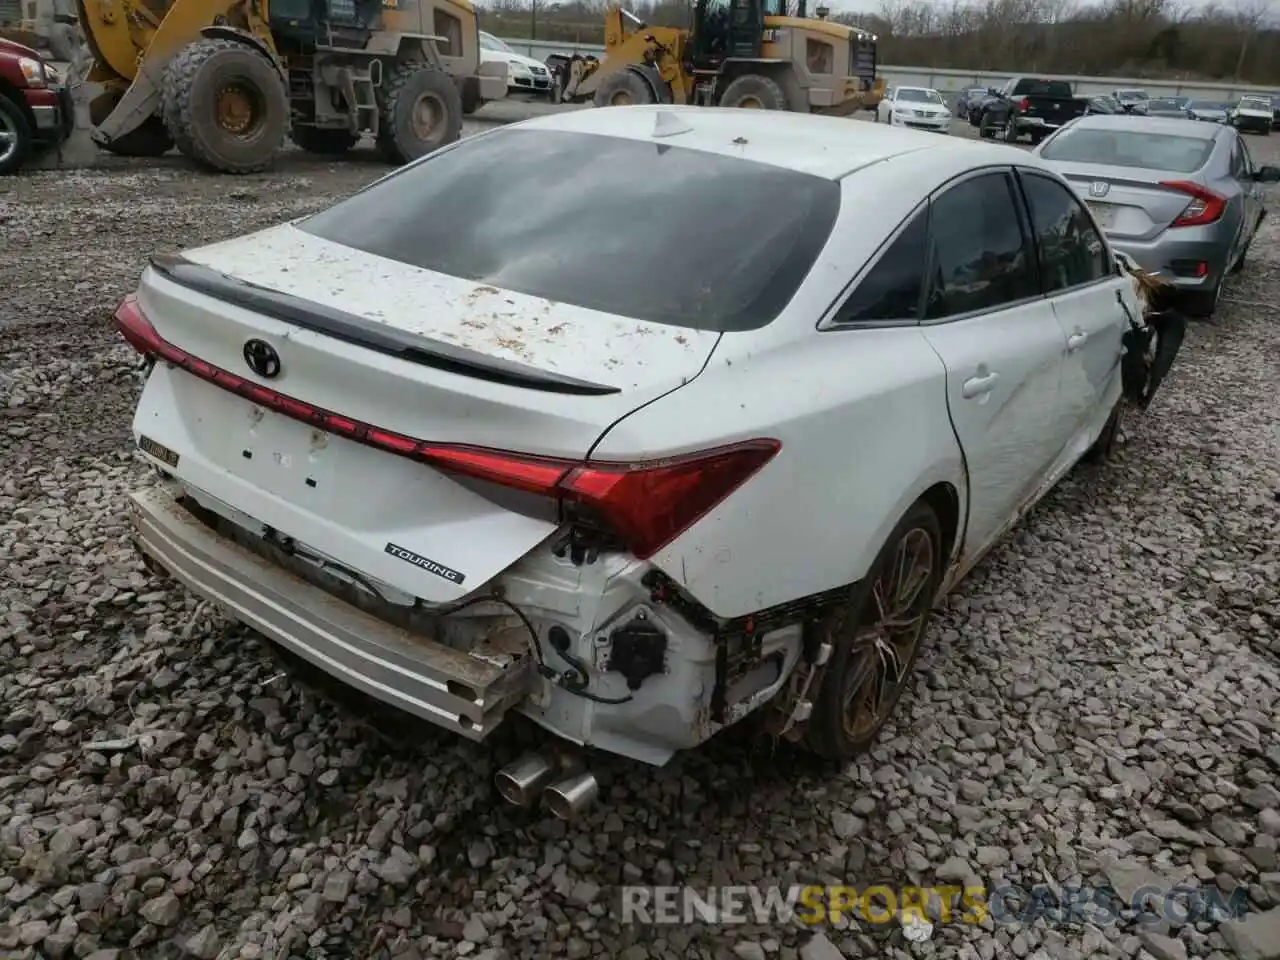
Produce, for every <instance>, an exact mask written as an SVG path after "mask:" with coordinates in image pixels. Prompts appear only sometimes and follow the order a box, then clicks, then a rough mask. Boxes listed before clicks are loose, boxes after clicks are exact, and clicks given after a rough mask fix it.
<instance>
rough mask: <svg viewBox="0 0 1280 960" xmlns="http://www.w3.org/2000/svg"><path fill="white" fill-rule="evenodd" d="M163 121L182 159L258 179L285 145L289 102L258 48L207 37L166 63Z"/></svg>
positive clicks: (268, 63)
mask: <svg viewBox="0 0 1280 960" xmlns="http://www.w3.org/2000/svg"><path fill="white" fill-rule="evenodd" d="M161 116H162V117H163V118H164V125H165V127H167V128H168V130H169V133H170V135H171V136H172V137H173V140H174V143H176V144H177V146H178V149H179V150H181V151H182V153H183V155H185V156H187V157H189V158H190V159H192V160H194V161H196V162H197V163H199V164H201V165H203V166H206V167H209V168H211V169H213V170H217V171H220V172H222V173H237V174H240V173H258V172H259V171H262V170H266V169H267V168H268V167H270V166H271V164H272V162H273V161H274V160H275V158H276V155H277V154H278V153H279V152H280V148H281V147H282V146H283V145H284V138H285V134H286V133H287V132H288V129H289V98H288V96H287V94H286V93H285V89H284V83H283V81H282V80H281V79H280V74H279V72H278V71H277V70H276V68H275V66H274V65H273V64H272V63H271V61H269V60H268V59H267V58H266V57H264V56H263V55H262V54H261V53H259V52H258V51H257V50H255V49H253V48H252V47H250V46H248V45H247V44H244V43H239V42H237V41H235V40H226V39H212V38H207V39H201V40H197V41H195V42H194V43H190V44H188V45H187V46H186V47H184V48H183V49H182V50H180V51H178V53H177V55H176V56H175V57H174V58H173V59H172V60H170V61H169V64H168V66H167V67H166V68H165V75H164V94H163V104H162V108H161Z"/></svg>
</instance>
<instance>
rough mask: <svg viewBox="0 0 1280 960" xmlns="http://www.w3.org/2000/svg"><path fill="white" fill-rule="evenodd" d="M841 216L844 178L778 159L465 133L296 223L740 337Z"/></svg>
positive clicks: (606, 140) (557, 134)
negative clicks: (776, 162)
mask: <svg viewBox="0 0 1280 960" xmlns="http://www.w3.org/2000/svg"><path fill="white" fill-rule="evenodd" d="M839 208H840V186H839V184H838V183H837V182H836V181H834V180H830V179H825V178H822V177H817V176H813V175H811V174H807V173H801V172H797V171H795V170H790V169H787V168H784V167H780V166H773V165H769V164H764V163H758V162H755V161H753V160H746V159H743V158H740V157H734V156H725V155H721V154H714V153H707V152H704V151H700V150H692V149H689V148H686V147H679V146H674V145H672V144H670V143H665V142H653V141H649V140H632V139H624V138H621V137H609V136H601V135H597V134H588V133H579V132H572V131H563V130H547V129H533V130H515V129H513V130H500V131H497V132H495V133H491V134H485V135H482V136H479V137H475V138H473V139H468V140H464V141H462V142H461V143H459V144H458V145H457V146H455V147H452V148H449V149H446V150H443V151H441V152H439V153H436V154H434V155H432V156H430V157H428V158H427V159H426V160H425V161H422V162H420V163H416V164H413V165H411V166H408V167H405V168H404V169H403V170H401V171H399V172H398V173H395V174H393V175H391V176H390V177H387V178H386V179H384V180H380V181H378V182H376V183H374V184H373V185H372V186H370V187H368V188H366V189H365V190H363V191H361V192H359V193H357V194H355V195H354V196H352V197H349V198H347V199H346V200H343V201H341V202H339V203H337V204H335V205H334V206H332V207H330V208H328V209H327V210H324V211H322V212H321V213H318V214H316V215H314V216H312V217H310V218H308V219H307V220H304V221H303V222H301V223H300V224H299V225H298V227H299V229H301V230H303V231H305V232H307V233H310V234H313V235H315V236H318V237H322V238H324V239H326V240H331V241H333V242H334V243H338V244H342V245H344V246H347V247H351V248H354V249H357V250H362V251H364V252H366V253H371V254H374V255H376V256H379V257H385V258H386V259H388V260H395V261H399V262H400V263H405V264H409V265H411V266H415V267H422V268H424V269H427V270H433V271H436V272H438V273H443V274H447V275H449V276H452V277H459V278H462V279H465V280H471V281H474V282H475V283H477V284H480V285H486V286H492V287H497V288H499V289H504V290H512V291H516V292H518V293H524V294H528V295H530V296H535V297H542V298H545V299H547V300H552V301H557V302H561V303H568V304H573V305H574V306H579V307H585V308H589V309H592V310H598V311H602V312H604V313H607V314H614V315H617V316H622V317H629V318H634V319H637V320H644V321H650V322H655V323H666V324H671V325H674V326H680V327H687V328H692V329H697V330H710V331H733V330H750V329H755V328H758V327H761V326H764V325H766V324H768V323H769V322H770V321H771V320H773V318H774V317H776V316H777V315H778V313H780V312H781V311H782V309H783V308H784V307H785V306H786V305H787V303H788V302H790V300H791V297H792V296H793V295H794V294H795V292H796V290H797V289H798V288H799V286H800V284H801V283H802V282H803V280H804V278H805V277H806V276H807V274H808V272H809V269H810V267H812V265H813V262H814V260H815V258H816V257H817V255H818V253H819V252H820V251H821V249H822V247H823V245H824V244H825V243H826V241H827V238H828V237H829V236H830V233H831V229H832V225H833V224H834V222H835V218H836V214H837V213H838V212H839ZM423 308H424V309H430V304H424V305H423Z"/></svg>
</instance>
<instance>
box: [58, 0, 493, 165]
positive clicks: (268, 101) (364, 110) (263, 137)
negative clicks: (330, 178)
mask: <svg viewBox="0 0 1280 960" xmlns="http://www.w3.org/2000/svg"><path fill="white" fill-rule="evenodd" d="M78 2H79V13H80V27H81V29H82V30H83V32H84V36H85V41H86V44H87V46H88V48H89V53H90V56H91V58H92V64H91V66H90V67H89V69H88V72H87V75H86V77H85V79H86V80H87V81H88V82H90V83H97V84H101V85H102V88H103V92H102V93H101V94H99V95H98V96H97V97H96V98H95V99H94V100H93V101H92V102H91V103H90V104H89V119H90V121H91V122H92V124H93V131H92V136H93V140H94V141H95V142H96V143H97V144H98V145H99V146H101V147H102V148H103V149H106V150H110V151H112V152H114V153H119V154H124V155H130V156H159V155H160V154H162V153H164V152H165V151H167V150H168V149H170V148H171V147H172V146H175V145H176V146H177V148H178V149H179V150H180V151H181V152H182V153H183V154H185V155H186V156H188V157H190V158H191V159H192V160H195V161H197V162H198V163H200V164H202V165H203V166H206V167H209V168H211V169H214V170H219V171H223V172H226V173H253V172H256V171H259V170H264V169H266V168H267V167H269V166H270V165H271V163H272V161H273V160H274V159H275V157H276V155H277V154H278V153H279V152H280V149H281V147H282V146H283V144H284V141H285V138H286V136H289V137H291V138H292V139H293V141H294V142H295V143H296V144H297V145H298V146H299V147H301V148H302V149H304V150H308V151H311V152H313V153H321V154H330V155H337V154H341V153H343V152H345V151H346V150H348V149H349V148H350V147H351V146H353V145H354V144H355V143H356V141H357V140H358V139H359V138H360V136H361V135H362V134H371V135H373V136H374V137H375V138H376V142H377V144H378V147H379V149H380V151H381V152H382V153H383V155H384V156H385V157H386V159H388V160H390V161H391V162H393V163H407V162H408V161H410V160H414V159H416V158H417V157H420V156H423V155H424V154H426V153H429V152H431V151H432V150H435V149H437V148H438V147H441V146H444V145H445V144H448V143H451V142H453V141H454V140H457V139H458V137H459V136H460V134H461V127H462V115H463V112H464V110H463V107H464V105H467V106H470V107H471V108H472V109H474V105H475V104H477V103H480V102H482V101H485V100H496V99H500V98H501V97H503V96H505V95H506V89H507V78H506V73H505V66H503V65H501V64H497V65H494V64H484V65H481V63H480V46H479V33H478V22H477V17H476V12H475V9H474V7H472V5H471V3H470V2H469V0H270V2H268V0H78Z"/></svg>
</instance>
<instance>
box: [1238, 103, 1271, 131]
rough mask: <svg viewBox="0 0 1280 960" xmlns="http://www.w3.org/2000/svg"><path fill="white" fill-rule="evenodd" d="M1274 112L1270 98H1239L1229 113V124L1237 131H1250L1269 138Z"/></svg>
mask: <svg viewBox="0 0 1280 960" xmlns="http://www.w3.org/2000/svg"><path fill="white" fill-rule="evenodd" d="M1273 119H1274V112H1273V110H1272V107H1271V98H1270V97H1241V98H1240V102H1239V103H1237V104H1236V105H1235V109H1234V110H1232V111H1231V123H1232V125H1233V126H1235V128H1236V129H1237V130H1240V131H1242V132H1243V131H1245V130H1252V131H1254V132H1255V133H1261V134H1263V135H1267V136H1269V135H1270V134H1271V124H1272V121H1273Z"/></svg>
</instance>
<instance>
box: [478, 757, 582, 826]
mask: <svg viewBox="0 0 1280 960" xmlns="http://www.w3.org/2000/svg"><path fill="white" fill-rule="evenodd" d="M496 785H497V788H498V793H499V794H500V795H501V796H502V799H503V800H506V801H507V803H510V804H513V805H515V806H517V807H532V806H533V805H534V804H535V803H537V802H538V800H539V799H542V800H543V801H544V802H545V803H546V805H547V809H548V810H550V811H551V813H552V814H554V815H555V816H557V817H559V818H560V819H561V820H572V819H574V818H575V817H577V816H579V815H580V814H582V813H583V812H585V811H586V810H587V809H589V808H590V807H591V805H592V804H594V803H595V801H596V797H598V796H599V794H600V784H599V783H598V782H597V781H596V778H595V776H594V775H592V774H591V773H589V772H587V770H586V769H585V768H584V767H583V764H582V761H581V760H579V759H578V758H577V757H576V756H573V755H571V754H560V753H554V752H550V751H548V752H539V753H527V754H525V755H524V756H523V757H521V758H520V759H519V760H516V761H515V762H513V763H509V764H507V765H506V766H505V767H503V768H502V769H501V770H499V771H498V776H497V778H496Z"/></svg>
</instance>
